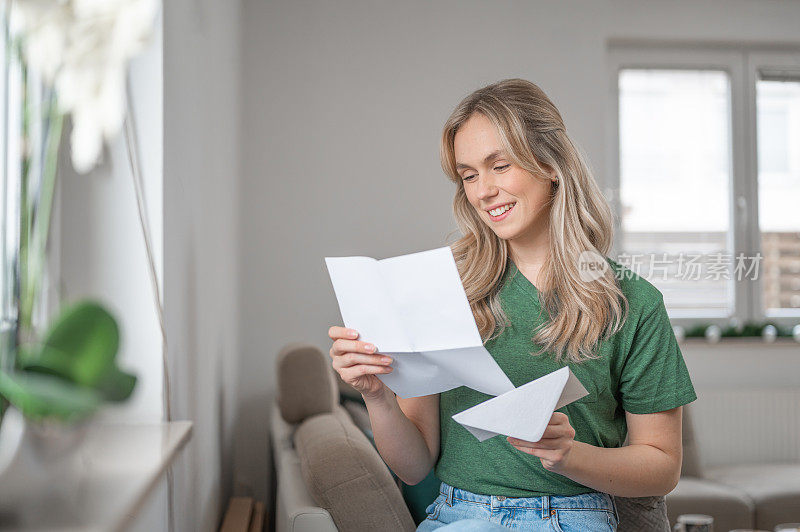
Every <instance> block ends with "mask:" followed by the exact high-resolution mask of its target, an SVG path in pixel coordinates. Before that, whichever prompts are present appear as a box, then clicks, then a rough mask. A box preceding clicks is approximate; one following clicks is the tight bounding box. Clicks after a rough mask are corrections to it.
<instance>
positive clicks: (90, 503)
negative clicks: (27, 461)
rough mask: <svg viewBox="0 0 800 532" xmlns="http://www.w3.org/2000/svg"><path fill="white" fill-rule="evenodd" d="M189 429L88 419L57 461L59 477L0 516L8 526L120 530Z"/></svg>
mask: <svg viewBox="0 0 800 532" xmlns="http://www.w3.org/2000/svg"><path fill="white" fill-rule="evenodd" d="M191 434H192V422H191V421H173V422H170V423H153V424H131V423H125V424H123V423H111V422H97V423H94V424H92V425H90V426H89V427H88V429H87V433H86V435H85V436H84V439H83V440H82V441H81V443H80V447H79V448H78V449H76V450H75V452H74V454H73V455H72V458H71V459H70V460H69V462H68V463H67V464H63V467H64V468H65V471H66V473H65V474H64V476H63V481H62V480H61V477H59V481H58V482H54V483H53V484H51V485H50V486H49V487H48V489H47V492H46V493H42V494H41V497H35V498H29V499H35V500H28V499H26V501H25V503H24V504H21V505H19V506H18V507H17V509H16V511H15V512H14V514H13V516H7V515H4V516H3V517H4V519H5V518H9V517H10V518H12V519H13V520H14V523H13V524H14V530H42V529H48V530H53V529H55V530H58V529H64V530H66V529H69V530H74V529H81V530H124V529H126V528H128V527H130V526H131V524H132V523H133V522H134V521H135V519H136V517H137V514H138V513H139V511H141V509H142V507H143V505H144V503H145V502H146V501H147V498H148V496H149V495H150V494H151V493H152V492H153V491H154V489H155V488H156V487H157V486H158V480H159V478H160V477H161V475H162V474H163V473H164V472H165V471H166V470H167V468H168V467H169V466H170V465H171V464H172V462H173V461H174V460H175V458H176V457H177V455H178V452H179V451H180V450H181V449H182V448H183V447H184V445H185V444H186V442H187V441H189V439H190V438H191ZM43 509H46V511H43ZM2 524H3V525H5V524H6V522H5V520H3V523H2ZM0 528H1V527H0Z"/></svg>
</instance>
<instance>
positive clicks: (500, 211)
mask: <svg viewBox="0 0 800 532" xmlns="http://www.w3.org/2000/svg"><path fill="white" fill-rule="evenodd" d="M516 204H517V203H516V202H514V203H506V204H505V205H503V206H501V207H498V208H496V209H492V210H491V211H486V212H488V213H489V218H491V219H492V220H494V221H499V220H502V219H503V218H505V217H506V216H508V213H509V212H511V209H513V208H514V206H515V205H516Z"/></svg>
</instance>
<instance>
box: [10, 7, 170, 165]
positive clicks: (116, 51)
mask: <svg viewBox="0 0 800 532" xmlns="http://www.w3.org/2000/svg"><path fill="white" fill-rule="evenodd" d="M14 5H15V8H16V9H17V11H16V12H15V13H17V14H18V15H19V32H20V33H21V34H22V35H23V36H24V39H25V40H24V47H23V53H24V54H25V60H26V62H27V64H28V66H29V67H30V68H32V69H35V70H36V71H37V72H39V73H40V74H41V75H42V77H43V78H44V80H45V81H47V82H48V83H52V84H53V86H54V87H55V91H56V95H57V97H58V102H59V108H60V109H61V111H62V112H64V113H69V114H70V115H71V116H72V124H73V129H72V137H71V139H70V143H71V148H72V165H73V167H74V168H75V170H76V171H78V172H80V173H85V172H88V171H89V170H91V169H92V168H93V167H94V165H95V164H96V163H97V160H98V158H99V156H100V153H101V152H102V148H103V140H106V141H109V140H111V139H112V138H114V137H115V136H116V135H117V134H118V133H119V130H120V129H121V127H122V123H123V120H124V117H125V75H126V71H127V65H128V61H129V60H130V59H131V58H132V57H133V56H135V55H136V54H137V53H139V52H140V51H141V50H142V49H143V48H144V46H145V45H146V44H147V42H148V40H149V38H150V36H151V34H152V29H153V19H154V17H155V13H156V9H157V4H156V1H155V0H16V2H15V4H14Z"/></svg>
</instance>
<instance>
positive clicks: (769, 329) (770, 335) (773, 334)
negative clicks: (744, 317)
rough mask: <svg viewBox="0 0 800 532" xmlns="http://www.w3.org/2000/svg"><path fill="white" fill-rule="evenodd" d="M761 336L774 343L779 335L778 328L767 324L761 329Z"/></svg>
mask: <svg viewBox="0 0 800 532" xmlns="http://www.w3.org/2000/svg"><path fill="white" fill-rule="evenodd" d="M761 336H762V337H763V338H764V341H765V342H768V343H772V342H774V341H775V338H777V336H778V329H776V328H775V326H774V325H767V326H766V327H764V330H763V331H761Z"/></svg>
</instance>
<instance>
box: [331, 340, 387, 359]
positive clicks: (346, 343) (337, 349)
mask: <svg viewBox="0 0 800 532" xmlns="http://www.w3.org/2000/svg"><path fill="white" fill-rule="evenodd" d="M377 350H378V348H377V347H375V346H374V345H373V344H371V343H369V342H360V341H358V340H343V339H341V338H340V339H338V340H335V341H334V342H333V346H331V357H333V356H337V355H343V354H345V353H364V354H367V355H371V354H372V353H375V352H377Z"/></svg>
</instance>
